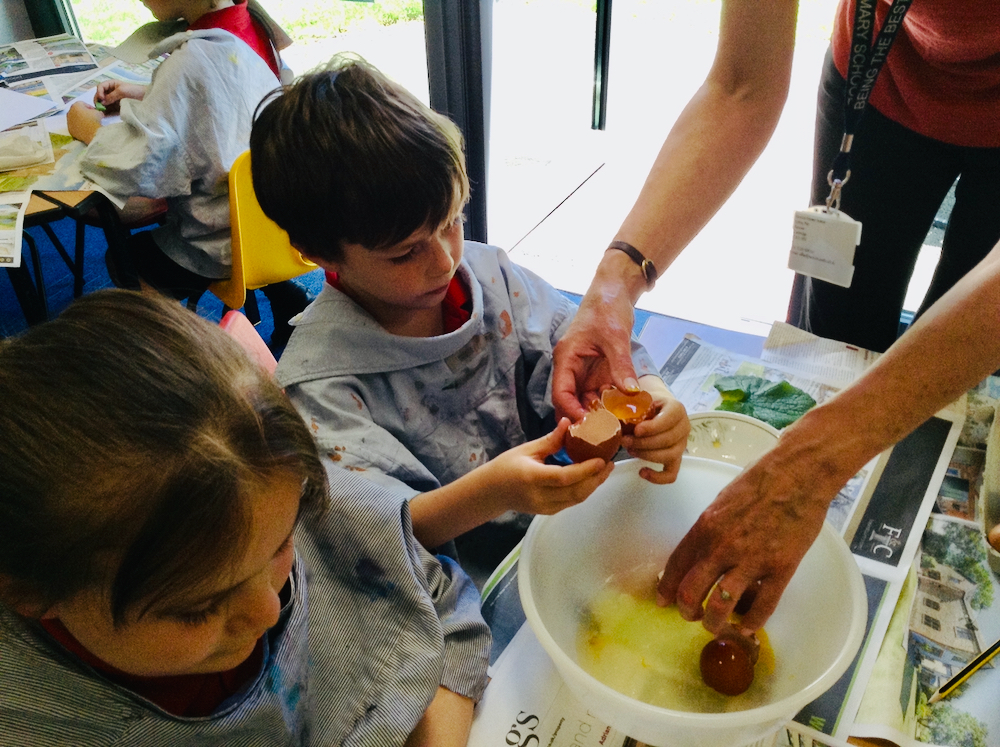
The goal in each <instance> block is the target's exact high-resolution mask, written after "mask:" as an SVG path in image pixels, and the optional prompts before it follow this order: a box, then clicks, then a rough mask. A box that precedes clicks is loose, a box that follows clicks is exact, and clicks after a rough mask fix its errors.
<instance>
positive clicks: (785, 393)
mask: <svg viewBox="0 0 1000 747" xmlns="http://www.w3.org/2000/svg"><path fill="white" fill-rule="evenodd" d="M715 388H716V389H718V390H719V394H721V395H722V402H721V403H720V404H719V406H718V407H716V408H715V409H716V410H725V411H726V412H739V413H742V414H743V415H749V416H750V417H753V418H757V419H758V420H763V421H764V422H765V423H768V424H770V425H773V426H774V427H775V428H778V429H781V428H784V427H785V426H787V425H791V424H792V423H794V422H795V421H796V420H797V419H798V418H799V417H801V416H802V415H803V414H805V412H806V411H807V410H808V409H809V408H811V407H813V406H814V405H815V404H816V400H814V399H813V398H812V397H810V396H809V395H808V394H806V393H805V392H803V391H802V390H801V389H799V388H798V387H794V386H792V385H791V384H789V383H788V382H787V381H768V380H767V379H762V378H761V377H759V376H723V377H721V378H718V379H716V380H715Z"/></svg>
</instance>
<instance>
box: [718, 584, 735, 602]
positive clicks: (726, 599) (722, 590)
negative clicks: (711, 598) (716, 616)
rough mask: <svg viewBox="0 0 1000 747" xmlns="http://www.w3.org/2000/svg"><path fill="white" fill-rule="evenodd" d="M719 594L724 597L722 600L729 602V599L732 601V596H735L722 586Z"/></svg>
mask: <svg viewBox="0 0 1000 747" xmlns="http://www.w3.org/2000/svg"><path fill="white" fill-rule="evenodd" d="M719 596H720V597H722V601H723V602H728V601H731V600H732V598H733V595H732V594H730V593H729V592H728V591H726V590H725V589H723V588H722V587H721V586H720V587H719Z"/></svg>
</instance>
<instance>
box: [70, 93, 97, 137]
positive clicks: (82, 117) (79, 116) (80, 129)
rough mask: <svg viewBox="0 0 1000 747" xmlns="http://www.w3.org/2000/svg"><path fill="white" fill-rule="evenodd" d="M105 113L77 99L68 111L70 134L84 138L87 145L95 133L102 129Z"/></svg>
mask: <svg viewBox="0 0 1000 747" xmlns="http://www.w3.org/2000/svg"><path fill="white" fill-rule="evenodd" d="M103 119H104V115H103V114H101V112H99V111H97V109H94V108H93V107H91V106H87V105H86V104H84V103H83V102H82V101H77V102H76V103H75V104H73V106H71V107H70V108H69V111H67V112H66V128H67V129H68V130H69V134H70V135H72V136H73V137H75V138H76V139H77V140H82V141H83V142H85V143H86V144H87V145H90V141H91V140H93V139H94V135H96V134H97V131H98V130H99V129H101V120H103Z"/></svg>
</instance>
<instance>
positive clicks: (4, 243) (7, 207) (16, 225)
mask: <svg viewBox="0 0 1000 747" xmlns="http://www.w3.org/2000/svg"><path fill="white" fill-rule="evenodd" d="M29 197H30V195H29V193H27V192H7V193H3V194H0V267H3V268H10V267H20V266H21V231H22V226H23V224H24V213H25V211H26V210H27V209H28V198H29Z"/></svg>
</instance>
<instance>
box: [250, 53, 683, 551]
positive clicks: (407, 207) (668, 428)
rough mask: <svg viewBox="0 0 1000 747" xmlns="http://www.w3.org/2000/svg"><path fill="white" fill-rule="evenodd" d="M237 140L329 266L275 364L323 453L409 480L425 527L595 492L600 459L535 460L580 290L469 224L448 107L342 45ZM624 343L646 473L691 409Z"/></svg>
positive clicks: (550, 438)
mask: <svg viewBox="0 0 1000 747" xmlns="http://www.w3.org/2000/svg"><path fill="white" fill-rule="evenodd" d="M250 150H251V154H252V155H251V161H252V164H253V176H254V189H255V191H256V193H257V197H258V200H259V201H260V204H261V207H262V208H263V209H264V212H265V213H267V215H268V216H270V217H271V218H272V219H273V220H274V221H275V222H276V223H277V224H278V225H279V226H281V227H282V228H284V229H285V230H286V231H288V234H289V236H290V237H291V241H292V243H293V244H294V245H295V246H296V248H298V249H299V251H301V252H302V253H303V254H304V255H305V256H307V257H308V258H309V259H311V260H312V261H313V262H315V263H316V264H318V265H319V266H321V267H323V268H325V269H326V270H327V272H328V275H327V278H328V280H329V281H330V282H329V283H328V284H327V285H326V286H325V287H324V289H323V291H322V293H321V294H320V296H319V297H318V298H317V299H316V301H315V302H314V303H313V304H311V305H310V306H309V307H308V308H307V309H306V311H305V312H304V313H303V314H302V315H301V316H300V317H299V319H298V320H297V322H296V326H295V332H294V333H293V334H292V339H291V341H290V342H289V347H288V348H287V349H286V351H285V353H284V355H283V357H282V359H281V361H280V362H279V366H278V371H277V376H278V379H279V381H280V383H281V384H282V385H283V386H285V387H286V390H287V391H288V393H289V396H290V397H291V399H292V401H293V402H294V403H295V406H296V407H297V408H298V410H299V412H300V413H302V414H303V416H304V417H305V418H306V419H307V420H309V421H310V422H311V423H312V428H313V430H314V432H315V433H316V435H317V440H318V442H319V445H320V451H321V453H323V454H325V455H326V457H327V459H328V460H330V461H332V462H333V463H335V464H337V465H339V466H341V467H345V468H347V469H350V470H354V471H357V472H360V473H362V474H363V475H364V476H365V477H367V478H368V479H370V480H372V481H375V482H378V483H379V484H382V485H388V486H393V487H395V488H396V489H398V490H400V491H401V492H402V493H403V494H405V495H406V496H407V497H408V498H410V499H411V502H410V510H411V512H412V515H413V525H414V533H415V534H416V536H417V539H419V540H420V541H421V542H422V543H423V544H424V545H425V546H426V547H438V546H440V545H442V544H443V543H445V542H447V541H448V540H451V539H453V538H455V537H456V536H458V535H460V534H462V533H464V532H467V531H469V530H471V529H473V528H475V527H477V526H479V525H481V524H483V523H484V522H487V521H490V520H494V519H496V518H497V517H500V516H502V515H504V514H505V513H506V512H509V511H514V512H519V515H518V517H517V518H518V521H519V522H522V523H524V519H525V516H524V514H537V513H555V512H556V511H559V510H560V509H562V508H565V507H567V506H570V505H573V504H575V503H578V502H580V501H582V500H584V499H585V498H586V497H587V496H588V495H590V493H591V492H593V490H594V489H595V488H596V487H597V486H598V485H599V484H600V483H601V482H602V481H603V480H604V479H605V478H606V477H607V476H608V475H609V474H610V471H611V469H612V467H611V465H610V464H606V463H604V462H603V461H601V460H599V459H595V460H591V461H589V462H586V463H583V464H578V465H572V466H566V467H560V466H555V465H546V464H544V460H545V458H546V457H548V456H549V455H552V454H555V453H556V452H558V451H559V449H560V448H561V446H562V441H563V436H564V435H565V432H566V429H567V426H568V422H566V421H565V420H563V422H560V423H559V424H558V425H556V424H555V422H554V416H553V408H552V403H551V400H550V391H551V383H550V382H551V370H552V349H553V347H554V346H555V344H556V343H557V342H558V340H559V339H560V337H561V336H562V334H563V333H564V331H565V330H566V328H567V326H568V325H569V323H570V320H571V319H572V317H573V314H574V313H575V308H576V307H575V306H574V305H573V304H572V303H571V302H570V301H569V300H567V299H566V298H565V296H563V295H562V294H561V293H559V292H558V291H557V290H555V289H554V288H553V287H552V286H550V285H549V284H547V283H545V282H544V281H542V280H541V279H540V278H538V277H537V276H535V275H534V274H532V273H531V272H529V271H528V270H525V269H524V268H521V267H518V266H517V265H515V264H513V263H511V262H510V260H509V259H508V258H507V255H506V254H504V252H503V251H501V250H499V249H496V248H494V247H490V246H485V245H482V244H477V243H473V242H469V243H464V242H463V236H462V209H463V207H464V205H465V202H466V201H467V199H468V194H469V181H468V177H467V175H466V170H465V159H464V154H463V152H462V141H461V135H460V133H459V131H458V129H457V128H456V127H455V125H454V124H453V123H452V122H451V121H450V120H448V119H447V118H445V117H442V116H440V115H438V114H436V113H435V112H433V111H431V110H430V109H428V108H427V107H426V106H424V105H423V104H422V103H420V102H419V101H418V100H417V99H416V98H415V97H414V96H412V95H411V94H410V93H409V92H407V91H406V90H404V89H402V88H401V87H399V86H398V85H396V84H395V83H393V82H391V81H389V80H388V79H386V78H385V77H384V76H383V75H381V74H380V73H379V72H378V71H377V70H375V69H374V68H372V67H371V66H369V65H368V64H366V63H364V62H363V61H361V60H356V59H349V58H339V59H335V60H334V62H333V63H332V64H331V65H330V66H329V67H328V68H327V69H326V70H323V71H321V72H317V73H313V74H310V75H306V76H304V77H303V78H301V79H300V80H299V81H298V82H296V83H295V84H294V85H292V86H291V87H288V88H286V89H285V90H284V91H283V92H282V93H281V94H280V95H279V96H277V97H276V98H274V99H273V100H265V101H264V102H262V109H261V111H260V112H259V113H258V115H257V118H256V120H255V122H254V126H253V132H252V133H251V137H250ZM634 360H635V365H636V370H637V371H639V372H640V373H642V374H645V375H643V376H642V378H641V380H640V382H639V383H641V385H642V386H643V387H645V388H647V389H648V390H649V391H650V392H651V393H652V394H653V395H654V399H655V401H656V404H657V406H658V407H659V412H658V414H657V415H656V417H655V418H653V419H652V420H649V421H647V422H644V423H643V424H641V425H639V426H638V427H637V428H636V433H635V436H634V437H629V438H627V440H626V445H627V447H628V448H629V451H630V453H632V454H633V455H634V456H637V457H641V458H643V459H647V460H649V461H651V462H656V463H659V464H662V465H663V469H662V471H657V470H655V469H651V468H649V467H647V468H645V469H644V470H643V473H642V474H643V476H644V477H645V478H646V479H648V480H651V481H653V482H670V481H672V480H673V479H674V478H675V477H676V474H677V469H678V466H679V463H680V456H681V453H682V452H683V451H684V448H685V445H686V442H687V433H688V429H689V426H688V422H687V416H686V414H685V412H684V408H683V406H681V405H680V403H678V402H677V400H675V399H674V398H673V397H672V396H671V395H670V393H669V392H668V390H667V388H666V386H665V385H664V384H663V382H662V381H661V380H660V378H659V377H658V376H657V375H655V372H656V369H655V367H654V366H653V364H652V361H651V360H650V359H649V356H648V355H647V354H646V353H645V351H644V350H642V349H641V347H640V346H638V344H636V346H635V356H634ZM545 434H548V435H545ZM533 439H534V440H533ZM510 516H511V515H510V514H507V517H508V518H509V517H510Z"/></svg>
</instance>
